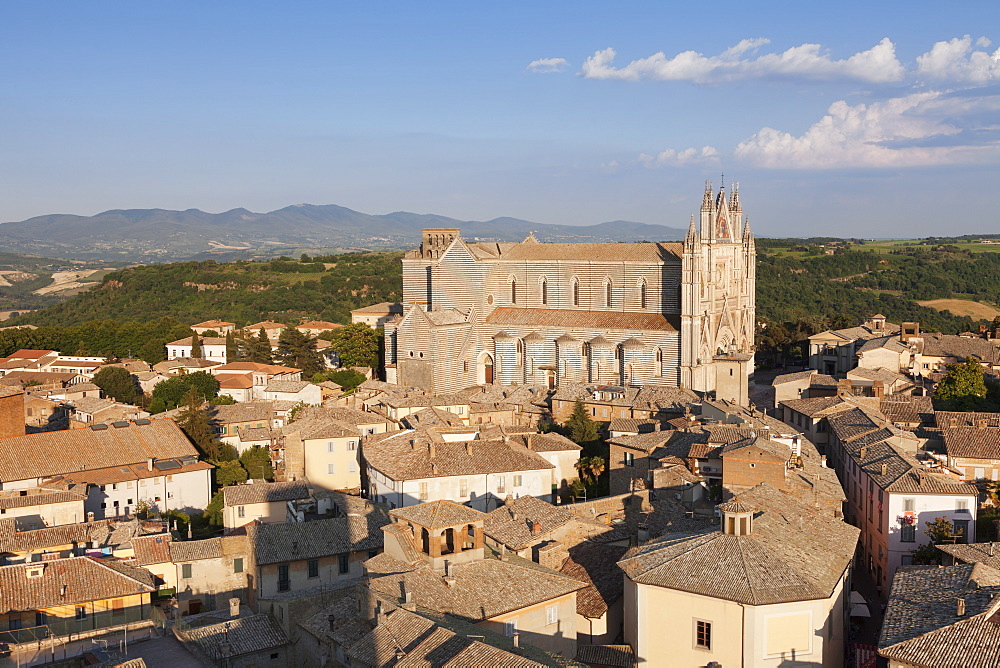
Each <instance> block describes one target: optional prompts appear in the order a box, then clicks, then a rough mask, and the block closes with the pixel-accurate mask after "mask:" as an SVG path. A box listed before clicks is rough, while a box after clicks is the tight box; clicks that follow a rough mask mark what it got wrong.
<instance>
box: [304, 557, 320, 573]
mask: <svg viewBox="0 0 1000 668" xmlns="http://www.w3.org/2000/svg"><path fill="white" fill-rule="evenodd" d="M306 568H307V569H308V570H309V577H311V578H318V577H319V559H310V560H309V561H307V562H306Z"/></svg>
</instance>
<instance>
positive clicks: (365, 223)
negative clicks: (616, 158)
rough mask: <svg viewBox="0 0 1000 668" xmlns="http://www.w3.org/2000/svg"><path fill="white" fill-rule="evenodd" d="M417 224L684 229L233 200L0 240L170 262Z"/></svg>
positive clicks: (408, 236) (330, 244) (486, 235)
mask: <svg viewBox="0 0 1000 668" xmlns="http://www.w3.org/2000/svg"><path fill="white" fill-rule="evenodd" d="M425 227H459V228H461V229H462V236H463V238H466V239H469V240H490V241H520V240H522V239H524V237H525V236H527V235H528V233H529V232H534V233H535V236H536V237H538V239H539V240H540V241H572V242H582V241H643V240H646V241H673V240H678V239H682V238H683V236H684V234H685V232H686V230H683V229H678V228H673V227H666V226H664V225H648V224H645V223H634V222H629V221H624V220H616V221H612V222H608V223H601V224H600V225H589V226H574V225H546V224H544V223H533V222H530V221H527V220H519V219H517V218H495V219H493V220H487V221H462V220H455V219H454V218H448V217H446V216H437V215H434V214H416V213H407V212H405V211H400V212H397V213H390V214H386V215H382V216H373V215H369V214H366V213H360V212H358V211H352V210H351V209H347V208H344V207H342V206H336V205H334V204H327V205H322V206H317V205H313V204H298V205H295V206H288V207H285V208H283V209H278V210H277V211H271V212H269V213H254V212H252V211H247V210H246V209H233V210H232V211H226V212H225V213H205V212H204V211H199V210H198V209H188V210H187V211H169V210H166V209H128V210H112V211H105V212H104V213H99V214H97V215H96V216H89V217H87V216H74V215H69V214H52V215H47V216H37V217H35V218H29V219H28V220H23V221H21V222H16V223H5V224H3V225H0V249H2V250H4V251H8V252H14V253H26V254H34V255H44V256H48V257H57V258H73V259H81V260H118V261H126V262H142V263H149V262H173V261H178V260H191V259H197V260H202V259H218V260H220V261H221V260H235V259H252V258H258V257H274V256H276V255H290V256H296V255H298V254H299V253H301V252H304V251H314V250H318V249H322V250H325V251H337V250H391V249H403V248H414V247H416V246H417V245H418V244H419V243H420V230H421V229H422V228H425Z"/></svg>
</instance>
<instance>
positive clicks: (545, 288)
mask: <svg viewBox="0 0 1000 668" xmlns="http://www.w3.org/2000/svg"><path fill="white" fill-rule="evenodd" d="M548 303H549V282H548V281H547V280H545V279H544V278H543V279H542V304H548Z"/></svg>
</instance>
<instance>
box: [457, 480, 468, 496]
mask: <svg viewBox="0 0 1000 668" xmlns="http://www.w3.org/2000/svg"><path fill="white" fill-rule="evenodd" d="M458 495H459V496H460V497H462V498H463V499H464V498H465V497H467V496H468V495H469V481H468V480H466V479H465V478H462V479H461V480H459V481H458Z"/></svg>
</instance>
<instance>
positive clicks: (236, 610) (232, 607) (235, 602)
mask: <svg viewBox="0 0 1000 668" xmlns="http://www.w3.org/2000/svg"><path fill="white" fill-rule="evenodd" d="M229 616H230V617H232V618H233V619H236V618H237V617H239V616H240V599H239V598H237V597H235V596H234V597H233V598H231V599H229Z"/></svg>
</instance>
